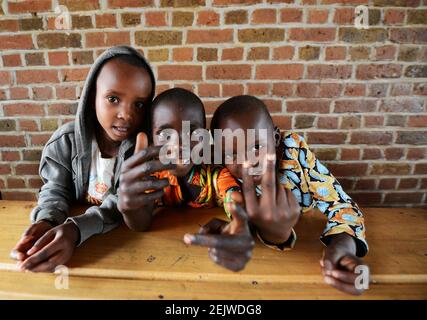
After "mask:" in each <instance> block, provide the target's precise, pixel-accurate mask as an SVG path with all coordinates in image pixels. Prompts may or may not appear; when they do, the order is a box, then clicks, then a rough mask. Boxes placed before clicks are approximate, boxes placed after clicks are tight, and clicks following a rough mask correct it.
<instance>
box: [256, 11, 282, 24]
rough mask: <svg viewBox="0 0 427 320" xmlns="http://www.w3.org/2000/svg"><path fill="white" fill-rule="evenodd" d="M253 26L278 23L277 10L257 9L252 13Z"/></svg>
mask: <svg viewBox="0 0 427 320" xmlns="http://www.w3.org/2000/svg"><path fill="white" fill-rule="evenodd" d="M251 22H252V23H253V24H263V23H276V10H275V9H257V10H254V11H253V12H252V19H251Z"/></svg>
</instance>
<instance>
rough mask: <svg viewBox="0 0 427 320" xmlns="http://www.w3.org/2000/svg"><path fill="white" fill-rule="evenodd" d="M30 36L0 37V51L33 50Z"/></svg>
mask: <svg viewBox="0 0 427 320" xmlns="http://www.w3.org/2000/svg"><path fill="white" fill-rule="evenodd" d="M33 48H34V45H33V39H32V38H31V35H23V34H21V35H19V34H17V35H13V36H0V50H5V49H33Z"/></svg>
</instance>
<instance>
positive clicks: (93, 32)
mask: <svg viewBox="0 0 427 320" xmlns="http://www.w3.org/2000/svg"><path fill="white" fill-rule="evenodd" d="M2 2H3V6H2V7H1V8H0V50H1V57H0V67H1V69H0V70H1V71H0V116H1V118H0V151H1V152H0V189H1V194H2V197H3V199H36V194H37V190H38V188H39V187H40V186H41V181H40V179H39V177H38V163H39V159H40V154H41V149H42V148H43V145H44V144H45V143H46V141H47V140H48V138H49V137H50V135H51V134H52V132H53V131H54V130H55V129H56V128H57V127H58V126H59V125H61V124H63V123H65V122H67V121H70V120H72V119H73V115H74V113H75V111H76V107H77V99H78V97H79V94H80V92H81V87H82V81H83V80H84V79H85V76H86V73H87V72H88V70H89V67H90V65H91V64H92V62H93V61H94V59H95V58H96V57H97V56H98V55H99V54H100V53H101V52H102V51H103V50H104V49H105V48H107V47H109V46H112V45H118V44H127V45H132V46H135V47H137V48H139V49H141V50H142V51H143V52H144V54H145V55H146V56H147V57H148V59H149V60H150V62H151V63H152V65H153V66H154V69H155V73H156V75H157V79H158V91H159V92H160V91H162V90H165V89H166V88H169V87H172V86H179V87H185V88H189V89H191V90H193V91H194V92H195V93H197V94H198V95H199V96H200V97H201V98H202V99H203V101H204V102H205V104H206V108H207V111H208V113H209V114H211V113H212V112H213V110H214V109H215V107H216V106H217V105H218V104H219V103H220V102H221V101H223V100H224V99H226V98H228V97H230V96H233V95H238V94H243V93H246V94H252V95H256V96H258V97H260V98H262V99H263V100H264V101H265V102H266V103H267V104H268V107H269V109H270V111H271V113H272V114H273V116H274V119H275V121H276V122H277V124H278V125H279V126H280V127H282V128H283V129H292V130H295V131H297V132H298V133H300V134H302V135H304V136H305V137H306V139H307V140H308V142H309V144H310V145H311V146H312V148H313V149H314V151H315V152H316V154H317V155H318V157H319V158H320V159H322V160H324V162H325V163H326V164H327V166H328V167H329V168H330V169H331V170H332V171H333V172H334V174H335V176H337V177H338V178H339V180H340V181H341V183H342V184H343V185H344V187H345V189H346V190H347V191H348V192H349V193H350V194H351V195H352V196H353V197H354V198H355V199H356V200H357V201H358V202H359V203H360V204H361V205H375V206H407V205H408V206H409V205H412V206H426V203H427V197H426V191H427V129H426V128H427V102H426V100H427V99H426V95H427V81H426V80H427V64H426V61H427V27H426V24H427V0H406V1H404V0H387V1H386V0H369V1H368V0H283V1H276V0H99V1H98V0H37V1H36V0H31V1H30V0H15V1H2ZM360 4H362V5H366V6H367V7H368V8H369V23H370V25H371V26H370V27H369V29H358V28H355V24H354V20H355V18H354V17H355V14H354V10H355V7H356V6H357V5H360ZM58 5H65V6H66V7H67V8H68V10H69V13H70V14H71V22H72V28H71V30H56V29H55V19H56V18H57V16H58V15H59V14H55V12H54V11H55V8H56V7H57V6H58Z"/></svg>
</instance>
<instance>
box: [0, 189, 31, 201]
mask: <svg viewBox="0 0 427 320" xmlns="http://www.w3.org/2000/svg"><path fill="white" fill-rule="evenodd" d="M2 197H3V200H19V201H36V200H37V196H36V193H34V192H31V191H2Z"/></svg>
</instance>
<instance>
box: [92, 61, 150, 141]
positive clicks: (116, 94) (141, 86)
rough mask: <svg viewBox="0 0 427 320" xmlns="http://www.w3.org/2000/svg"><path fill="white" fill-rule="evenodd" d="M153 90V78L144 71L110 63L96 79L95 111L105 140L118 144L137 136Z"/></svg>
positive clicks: (122, 64) (122, 63)
mask: <svg viewBox="0 0 427 320" xmlns="http://www.w3.org/2000/svg"><path fill="white" fill-rule="evenodd" d="M151 90H152V82H151V78H150V75H149V74H148V72H147V70H145V69H144V68H140V67H136V66H132V65H129V64H127V63H125V62H122V61H120V60H118V59H112V60H109V61H108V62H106V63H105V64H104V65H103V66H102V69H101V71H100V73H99V75H98V78H97V79H96V99H95V108H96V117H97V119H98V122H99V124H100V126H101V128H102V129H101V130H102V132H101V137H102V139H105V141H107V142H108V141H109V142H112V143H114V142H116V143H117V142H121V141H123V140H126V139H128V138H129V137H130V136H132V135H133V134H134V133H135V132H137V130H138V129H139V128H140V126H141V123H142V120H143V115H144V109H145V108H146V107H147V105H148V103H149V101H148V100H149V97H150V93H151Z"/></svg>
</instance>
